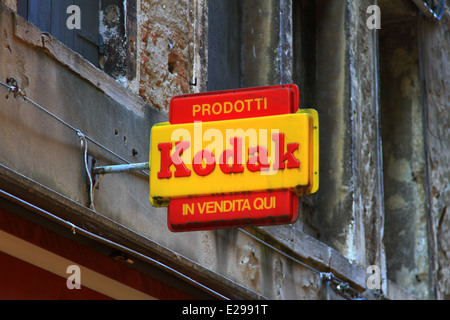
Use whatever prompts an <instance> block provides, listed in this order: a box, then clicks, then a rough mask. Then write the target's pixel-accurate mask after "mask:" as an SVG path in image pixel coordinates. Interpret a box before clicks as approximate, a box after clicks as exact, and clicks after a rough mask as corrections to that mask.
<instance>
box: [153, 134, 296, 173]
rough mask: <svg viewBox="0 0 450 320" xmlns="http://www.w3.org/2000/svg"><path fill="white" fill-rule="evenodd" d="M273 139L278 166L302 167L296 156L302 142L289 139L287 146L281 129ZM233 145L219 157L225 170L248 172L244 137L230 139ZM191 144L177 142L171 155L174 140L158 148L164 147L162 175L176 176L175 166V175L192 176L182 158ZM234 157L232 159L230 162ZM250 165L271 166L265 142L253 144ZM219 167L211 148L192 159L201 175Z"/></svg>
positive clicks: (253, 167)
mask: <svg viewBox="0 0 450 320" xmlns="http://www.w3.org/2000/svg"><path fill="white" fill-rule="evenodd" d="M272 140H273V141H274V142H275V152H276V153H275V161H274V164H273V169H274V170H284V169H285V168H288V169H295V168H299V167H300V161H299V160H297V158H295V156H294V152H295V151H296V150H298V149H299V147H300V145H299V143H289V144H287V146H286V150H285V135H284V133H277V134H273V135H272ZM230 142H231V144H232V146H233V149H227V150H224V151H223V152H222V154H221V155H220V158H219V166H220V169H221V171H222V172H223V173H225V174H231V173H242V172H244V166H243V164H242V162H243V155H242V138H240V137H234V138H231V139H230ZM190 146H191V143H190V141H181V142H176V143H175V151H174V152H173V153H172V155H171V151H172V147H173V145H172V142H166V143H160V144H158V149H159V150H160V151H161V170H160V171H159V172H158V178H159V179H169V178H172V171H171V170H170V167H171V166H172V165H173V166H174V167H175V172H174V176H175V178H179V177H190V176H191V170H189V169H188V168H187V167H186V165H185V164H184V162H183V160H182V159H181V155H182V154H183V152H184V151H185V150H186V149H188V148H189V147H190ZM230 158H232V162H231V163H229V160H230ZM246 165H247V169H248V170H249V171H250V172H258V171H263V170H267V169H269V168H270V163H269V157H268V153H267V149H266V148H265V147H263V146H256V147H249V148H248V160H247V164H246ZM215 167H216V158H215V156H214V154H213V153H212V152H211V151H209V150H201V151H199V152H197V154H196V155H195V156H194V159H193V162H192V169H193V170H194V172H195V173H196V174H197V175H199V176H207V175H209V174H210V173H211V172H213V170H214V169H215Z"/></svg>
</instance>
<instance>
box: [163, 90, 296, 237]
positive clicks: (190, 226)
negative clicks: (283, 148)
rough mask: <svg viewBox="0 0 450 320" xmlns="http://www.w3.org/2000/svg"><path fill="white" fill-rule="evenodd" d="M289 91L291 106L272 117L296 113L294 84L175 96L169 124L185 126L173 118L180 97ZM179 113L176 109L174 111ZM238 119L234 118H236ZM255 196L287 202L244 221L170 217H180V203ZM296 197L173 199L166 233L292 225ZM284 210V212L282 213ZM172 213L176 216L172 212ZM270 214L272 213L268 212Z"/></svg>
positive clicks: (230, 196) (284, 194) (233, 197)
mask: <svg viewBox="0 0 450 320" xmlns="http://www.w3.org/2000/svg"><path fill="white" fill-rule="evenodd" d="M280 89H282V90H286V89H288V90H292V98H291V103H290V104H289V106H288V108H287V109H285V110H283V109H282V107H283V106H282V105H281V106H280V108H279V109H277V110H276V112H275V113H273V114H272V113H268V114H266V116H269V115H276V114H288V113H296V112H297V110H298V108H299V89H298V87H297V85H295V84H287V85H275V86H265V87H254V88H243V89H234V90H223V91H213V92H203V93H195V94H189V95H179V96H175V97H173V98H172V100H171V102H170V106H169V122H170V123H171V124H182V123H187V122H184V121H183V119H181V121H178V119H177V118H175V117H174V114H175V112H177V110H175V109H176V106H175V103H176V102H177V101H180V99H184V98H192V97H201V98H205V97H217V96H218V95H222V94H245V93H250V92H252V93H253V92H262V91H267V90H280ZM178 111H179V110H178ZM237 118H238V117H237V116H236V117H234V119H237ZM231 119H233V118H226V119H223V118H220V117H218V119H217V121H219V120H231ZM194 121H201V118H200V119H194ZM252 194H253V196H255V194H257V195H258V196H261V197H263V196H266V197H267V196H270V195H273V194H277V195H279V196H281V197H287V201H286V199H285V201H286V202H285V203H283V205H282V206H281V209H282V210H283V211H281V212H280V213H278V214H276V215H273V214H268V215H266V216H262V217H259V218H251V217H250V218H245V219H239V218H238V217H239V215H240V212H234V213H233V214H227V215H228V217H229V218H230V219H225V220H224V219H216V220H210V221H203V222H198V221H197V222H190V223H181V224H179V223H177V219H173V217H174V216H176V215H180V213H179V212H178V210H180V206H182V205H183V204H187V205H189V204H192V203H194V206H195V203H202V202H213V201H218V200H224V199H225V200H229V201H232V200H239V199H245V198H246V197H248V198H250V197H251V195H252ZM298 203H299V201H298V197H297V195H296V194H295V193H294V192H293V191H291V190H275V191H262V192H257V193H255V192H247V193H235V194H226V195H208V196H198V197H189V198H176V199H171V200H170V203H169V206H168V209H167V216H168V217H167V224H168V228H169V230H171V231H172V232H186V231H206V230H213V229H225V228H237V227H245V226H267V225H277V224H292V223H295V222H296V221H297V219H298ZM284 210H286V211H284ZM175 212H176V213H175ZM271 213H272V212H271Z"/></svg>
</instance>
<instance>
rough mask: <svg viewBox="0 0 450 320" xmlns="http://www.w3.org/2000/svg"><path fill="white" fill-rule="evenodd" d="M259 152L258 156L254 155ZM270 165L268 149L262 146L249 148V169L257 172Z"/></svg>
mask: <svg viewBox="0 0 450 320" xmlns="http://www.w3.org/2000/svg"><path fill="white" fill-rule="evenodd" d="M255 153H258V155H257V156H252V155H253V154H255ZM269 167H270V164H269V158H268V157H267V149H266V148H264V147H262V146H257V147H250V148H248V160H247V169H248V170H249V171H251V172H257V171H261V170H264V169H268V168H269Z"/></svg>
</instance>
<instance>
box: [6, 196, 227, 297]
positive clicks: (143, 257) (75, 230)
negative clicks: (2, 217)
mask: <svg viewBox="0 0 450 320" xmlns="http://www.w3.org/2000/svg"><path fill="white" fill-rule="evenodd" d="M0 196H1V197H3V198H5V199H8V200H10V201H13V202H15V203H19V204H20V205H22V206H24V207H25V208H26V209H28V210H31V211H34V212H37V213H38V214H40V215H41V216H44V217H47V218H50V219H51V220H52V221H55V222H58V223H59V224H61V225H65V226H67V227H68V228H69V229H70V230H71V231H72V232H73V234H77V233H78V234H80V235H83V236H85V237H87V238H90V239H93V240H96V241H98V242H100V243H103V244H106V245H108V246H109V247H111V248H114V249H116V250H119V251H122V252H124V253H127V254H129V255H131V256H133V257H135V258H138V259H140V260H143V261H146V262H148V263H150V264H151V265H156V266H158V267H160V268H162V269H164V270H165V271H167V272H169V273H172V274H174V275H176V276H178V277H179V278H182V279H183V280H185V281H186V282H188V283H190V284H191V285H193V286H195V287H197V288H200V289H202V290H204V291H206V292H209V294H211V295H213V296H215V297H216V298H219V299H223V300H229V299H228V298H227V297H226V296H224V295H222V294H220V293H218V292H217V291H215V290H213V289H211V288H209V287H207V286H205V285H203V284H201V283H199V282H197V281H195V280H194V279H192V278H191V277H189V276H187V275H185V274H183V273H181V272H179V271H177V270H175V269H173V268H171V267H169V266H168V265H166V264H164V263H162V262H159V261H157V260H155V259H152V258H150V257H148V256H146V255H144V254H142V253H140V252H137V251H135V250H133V249H130V248H128V247H125V246H123V245H121V244H119V243H116V242H113V241H111V240H109V239H106V238H104V237H101V236H99V235H97V234H94V233H92V232H90V231H87V230H85V229H83V228H80V227H78V226H76V225H74V224H73V223H72V222H70V221H67V220H64V219H62V218H60V217H58V216H56V215H54V214H52V213H50V212H48V211H45V210H43V209H41V208H39V207H37V206H35V205H33V204H31V203H29V202H27V201H25V200H23V199H20V198H18V197H16V196H14V195H12V194H10V193H8V192H6V191H3V190H1V189H0Z"/></svg>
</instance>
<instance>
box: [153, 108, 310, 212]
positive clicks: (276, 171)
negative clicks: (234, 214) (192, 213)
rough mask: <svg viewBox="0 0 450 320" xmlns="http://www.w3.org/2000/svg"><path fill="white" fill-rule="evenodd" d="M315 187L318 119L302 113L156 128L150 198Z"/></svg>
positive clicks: (157, 201) (162, 202) (156, 201)
mask: <svg viewBox="0 0 450 320" xmlns="http://www.w3.org/2000/svg"><path fill="white" fill-rule="evenodd" d="M317 188H318V116H317V112H316V111H314V110H309V109H308V110H304V109H303V110H301V111H299V112H297V113H295V114H284V115H276V116H267V117H259V118H247V119H237V120H226V121H214V122H195V123H188V124H177V125H171V124H169V123H162V124H159V125H155V126H154V127H153V128H152V131H151V151H150V200H151V202H152V204H153V205H155V206H166V205H168V201H169V200H170V199H171V198H178V197H189V196H197V195H211V194H225V193H236V192H254V191H265V190H280V189H291V190H293V191H295V192H296V193H297V194H298V195H301V194H309V193H314V192H316V191H317Z"/></svg>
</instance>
